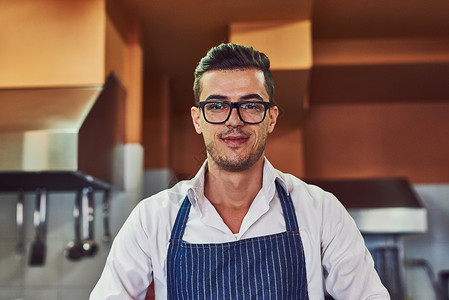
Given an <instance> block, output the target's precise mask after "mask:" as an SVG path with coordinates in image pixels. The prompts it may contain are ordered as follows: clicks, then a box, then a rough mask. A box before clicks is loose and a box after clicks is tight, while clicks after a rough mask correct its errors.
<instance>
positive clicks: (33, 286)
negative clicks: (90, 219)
mask: <svg viewBox="0 0 449 300" xmlns="http://www.w3.org/2000/svg"><path fill="white" fill-rule="evenodd" d="M123 155H124V159H123V163H124V164H126V165H127V168H124V169H125V172H124V174H123V176H120V177H122V178H126V180H125V184H124V185H123V186H124V187H125V191H120V192H119V191H115V192H113V193H112V195H111V196H112V197H111V206H110V227H111V228H110V229H111V234H112V235H113V236H114V235H115V234H116V233H117V232H118V230H119V229H120V227H121V226H122V224H123V222H124V221H125V219H126V218H127V216H128V215H129V213H130V212H131V210H132V209H133V208H134V206H135V204H136V203H137V201H138V200H140V199H141V197H142V195H141V177H142V167H141V166H142V157H143V152H142V149H141V146H140V145H126V146H125V147H124V149H123ZM139 168H140V169H139ZM16 201H17V195H15V194H13V193H0V300H11V299H20V298H24V299H30V300H41V299H42V300H66V299H67V300H72V299H88V297H89V294H90V291H91V290H92V288H93V287H94V285H95V283H96V282H97V280H98V278H99V276H100V274H101V272H102V270H103V267H104V263H105V261H106V257H107V254H108V252H109V247H110V244H104V243H103V242H102V236H103V227H102V226H103V219H102V216H103V215H102V194H101V193H96V194H95V218H96V220H95V240H96V242H97V243H98V244H99V251H98V253H97V254H96V255H95V256H94V257H89V258H83V259H81V260H80V261H77V262H73V261H69V260H68V259H66V258H65V257H64V253H63V252H64V248H65V247H66V245H67V243H68V242H69V241H71V240H72V239H73V238H74V221H73V217H72V210H73V205H74V201H75V193H49V197H48V201H47V206H48V212H47V218H48V225H47V239H46V241H47V243H46V244H47V252H46V262H45V265H44V266H41V267H31V266H29V265H28V259H29V250H30V246H31V243H32V241H33V238H34V228H33V209H34V206H35V205H34V201H35V198H34V195H33V194H31V193H27V194H26V195H25V199H24V222H25V224H24V225H25V242H26V253H25V255H24V256H21V257H17V256H16V255H15V248H16V242H17V241H16V240H17V230H16V225H15V224H16V220H15V216H16Z"/></svg>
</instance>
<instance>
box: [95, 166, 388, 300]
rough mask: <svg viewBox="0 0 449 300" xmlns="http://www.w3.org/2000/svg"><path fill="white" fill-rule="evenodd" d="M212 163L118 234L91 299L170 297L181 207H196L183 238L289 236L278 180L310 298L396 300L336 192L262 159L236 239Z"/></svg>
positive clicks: (143, 206) (145, 206)
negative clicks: (294, 226) (222, 211)
mask: <svg viewBox="0 0 449 300" xmlns="http://www.w3.org/2000/svg"><path fill="white" fill-rule="evenodd" d="M206 169H207V161H206V162H205V163H204V164H203V166H202V167H201V169H200V170H199V172H198V173H197V175H196V176H195V177H194V178H193V179H191V180H188V181H181V182H179V183H178V184H176V185H175V186H174V187H173V188H171V189H168V190H165V191H162V192H160V193H158V194H156V195H154V196H152V197H149V198H147V199H145V200H143V201H141V202H140V203H139V204H138V205H137V206H136V207H135V209H134V210H133V211H132V213H131V214H130V216H129V217H128V219H127V220H126V222H125V223H124V225H123V227H122V228H121V230H120V231H119V233H118V234H117V236H116V238H115V240H114V243H113V245H112V248H111V251H110V253H109V256H108V259H107V261H106V265H105V268H104V270H103V273H102V275H101V277H100V279H99V281H98V283H97V285H96V286H95V288H94V290H93V291H92V294H91V296H90V299H91V300H96V299H98V300H100V299H101V300H104V299H144V298H145V294H146V291H147V288H148V286H149V285H150V283H151V281H152V280H154V288H155V295H156V299H167V291H166V289H167V286H166V284H167V281H166V275H167V270H166V257H167V251H168V246H169V239H170V234H171V231H172V226H173V224H174V222H175V219H176V216H177V214H178V209H179V207H180V206H181V203H182V201H183V200H184V198H185V197H186V195H188V197H189V200H190V201H191V204H192V206H191V209H190V215H189V219H188V221H187V224H186V229H185V232H184V236H183V240H185V241H186V242H189V243H225V242H231V241H238V240H241V239H247V238H252V237H256V236H264V235H270V234H275V233H279V232H284V231H285V221H284V216H283V213H282V207H281V203H280V201H279V198H278V196H277V194H276V188H275V183H274V181H275V180H278V181H279V182H280V183H281V184H282V185H283V186H284V187H285V188H286V190H287V191H288V192H289V194H290V196H291V198H292V200H293V205H294V207H295V212H296V217H297V220H298V225H299V231H300V235H301V239H302V243H303V246H304V255H305V259H306V272H307V285H308V292H309V299H311V300H314V299H324V290H323V278H325V286H326V289H327V291H328V292H329V293H330V294H331V295H333V297H334V298H336V299H345V300H351V299H354V300H361V299H390V297H389V295H388V292H387V290H386V289H385V288H384V287H383V285H382V284H381V282H380V279H379V277H378V275H377V273H376V271H375V270H374V263H373V260H372V258H371V255H370V254H369V252H368V250H367V249H366V247H365V244H364V241H363V238H362V236H361V234H360V232H359V230H358V229H357V227H356V225H355V223H354V221H353V219H352V218H351V217H350V215H349V214H348V213H347V211H346V210H345V209H344V207H343V206H342V205H341V203H340V202H339V201H338V200H337V199H336V198H335V197H334V196H333V195H332V194H330V193H327V192H325V191H323V190H322V189H320V188H318V187H316V186H313V185H308V184H306V183H304V182H303V181H301V180H300V179H298V178H296V177H294V176H292V175H290V174H284V173H282V172H280V171H278V170H276V169H274V168H273V166H272V165H271V164H270V163H269V162H268V160H267V159H265V161H264V168H263V184H262V189H261V190H260V191H259V193H258V194H257V196H256V198H255V199H254V201H253V203H252V204H251V207H250V208H249V210H248V213H247V214H246V216H245V218H244V219H243V222H242V225H241V227H240V231H239V233H238V234H233V233H232V231H231V230H230V229H229V228H228V227H227V226H226V224H225V223H224V222H223V220H222V218H221V217H220V215H219V214H218V213H217V211H216V210H215V208H214V206H213V205H212V204H211V203H210V202H209V200H207V199H206V198H205V196H204V175H205V172H206Z"/></svg>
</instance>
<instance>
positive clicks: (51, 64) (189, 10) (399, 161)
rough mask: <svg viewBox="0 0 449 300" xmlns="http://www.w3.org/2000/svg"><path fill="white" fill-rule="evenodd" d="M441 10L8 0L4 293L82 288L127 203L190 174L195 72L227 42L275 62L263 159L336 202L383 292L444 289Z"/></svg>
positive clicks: (0, 272) (0, 11) (445, 12)
mask: <svg viewBox="0 0 449 300" xmlns="http://www.w3.org/2000/svg"><path fill="white" fill-rule="evenodd" d="M447 20H449V2H448V1H446V0H432V1H431V2H429V1H422V0H411V1H355V0H342V1H337V2H332V3H331V2H329V1H323V0H314V1H313V0H304V1H297V0H295V1H293V0H279V1H271V0H248V1H217V0H208V1H205V0H190V1H186V0H179V1H173V0H166V1H157V0H152V1H148V0H147V1H144V0H127V1H125V0H89V1H87V0H80V1H68V0H67V1H66V0H62V1H61V0H40V1H31V0H22V1H13V0H0V104H1V109H0V205H1V209H0V224H1V226H0V299H17V298H26V299H87V297H88V294H89V292H90V290H91V289H92V288H93V286H94V284H95V283H96V281H97V280H98V278H99V276H100V274H101V271H102V268H103V265H104V262H105V259H106V256H107V253H108V250H109V247H110V239H111V238H113V237H114V235H115V234H116V233H117V231H118V230H119V228H120V227H121V225H122V224H123V222H124V220H125V219H126V217H127V216H128V214H129V213H130V211H131V210H132V208H133V207H134V206H135V204H136V203H137V202H138V201H140V200H141V199H143V198H145V197H148V196H150V195H152V194H154V193H156V192H158V191H160V190H162V189H164V188H167V187H169V186H171V185H172V184H174V183H175V182H177V181H178V180H182V179H187V178H190V177H192V176H193V175H194V174H195V173H196V171H197V170H198V168H199V167H200V166H201V164H202V162H203V161H204V159H205V157H206V155H205V148H204V145H203V141H202V138H201V136H199V135H197V134H196V133H195V131H194V130H193V127H192V125H191V119H190V107H191V106H192V105H193V92H192V85H193V71H194V69H195V67H196V64H197V62H198V61H199V60H200V59H201V57H203V56H204V55H205V54H206V52H207V51H208V49H209V48H210V47H212V46H215V45H217V44H219V43H222V42H236V43H240V44H244V45H252V46H253V47H254V48H255V49H257V50H260V51H262V52H265V53H266V54H267V55H268V56H269V57H270V59H271V62H272V73H273V77H274V80H275V89H276V90H275V102H276V104H277V105H278V107H279V109H280V112H281V113H280V116H279V119H278V124H277V126H276V130H275V131H274V133H273V134H271V135H270V137H269V140H268V145H267V149H266V156H267V157H268V159H269V160H270V162H271V163H272V164H273V165H274V166H275V167H276V168H278V169H280V170H282V171H284V172H287V173H292V174H294V175H296V176H298V177H300V178H303V179H304V180H306V181H309V182H313V183H316V184H319V185H322V186H323V187H327V188H328V189H329V190H330V191H332V192H334V193H335V194H336V195H337V196H339V198H340V200H341V201H342V203H343V204H344V205H345V206H346V207H347V208H348V210H349V211H350V213H351V215H353V217H354V218H355V220H356V223H357V225H358V226H359V228H360V229H361V231H362V233H363V234H364V237H365V239H366V241H367V245H368V247H369V248H370V250H371V251H372V254H373V257H374V258H375V261H376V268H377V269H378V271H379V273H380V274H381V277H382V280H383V281H384V283H385V284H386V285H387V287H388V288H389V289H390V292H391V293H392V299H447V293H448V290H447V277H448V271H447V270H448V269H449V260H448V259H447V256H448V253H449V230H448V228H449V118H448V117H447V116H448V115H449V88H448V87H449V85H448V83H449V22H447ZM359 190H360V191H361V193H359V192H357V191H359ZM354 191H355V192H354ZM77 204H79V205H77ZM36 216H37V217H36ZM77 231H80V232H78V233H77ZM94 233H95V234H94ZM77 237H78V238H77ZM78 240H83V241H94V242H95V243H96V244H95V245H96V247H98V250H96V251H94V253H90V254H89V253H86V252H85V251H84V252H81V254H80V256H79V257H74V256H73V255H75V254H73V252H70V253H71V254H70V253H69V252H68V251H69V249H72V248H73V245H74V244H76V243H74V242H76V241H78ZM37 241H41V242H43V243H44V245H45V247H44V248H39V243H38V242H37ZM43 249H44V250H43ZM71 255H72V256H71ZM39 258H40V259H39ZM444 297H446V298H444Z"/></svg>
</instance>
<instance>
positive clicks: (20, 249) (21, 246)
mask: <svg viewBox="0 0 449 300" xmlns="http://www.w3.org/2000/svg"><path fill="white" fill-rule="evenodd" d="M23 198H24V194H23V191H22V190H19V192H18V198H17V207H16V224H17V245H16V257H17V258H21V257H22V256H23V255H24V254H25V237H24V231H23Z"/></svg>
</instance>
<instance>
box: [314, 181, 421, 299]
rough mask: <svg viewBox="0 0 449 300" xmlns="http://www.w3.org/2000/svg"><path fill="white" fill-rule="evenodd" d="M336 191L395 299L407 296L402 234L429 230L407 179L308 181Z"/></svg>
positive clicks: (333, 191)
mask: <svg viewBox="0 0 449 300" xmlns="http://www.w3.org/2000/svg"><path fill="white" fill-rule="evenodd" d="M305 181H306V182H308V183H311V184H314V185H317V186H319V187H321V188H322V189H324V190H326V191H328V192H331V193H333V194H334V195H335V196H336V197H337V198H338V199H339V201H340V202H341V203H342V204H343V205H344V206H345V208H346V209H347V210H348V212H349V214H350V215H351V216H352V217H353V219H354V221H355V223H356V224H357V227H358V228H359V230H360V232H361V233H362V234H363V237H364V239H365V243H366V246H367V248H368V249H369V250H370V252H371V255H372V257H373V260H374V263H375V268H376V270H377V272H378V274H379V277H380V278H381V280H382V283H383V284H384V285H385V287H386V288H387V289H388V291H389V293H390V296H391V299H392V300H403V299H405V297H406V287H405V280H404V272H405V269H404V260H405V258H404V249H403V243H402V239H401V238H402V237H403V236H404V235H407V234H419V233H424V232H426V231H427V212H426V209H425V208H424V207H422V205H421V204H420V202H419V199H418V198H417V196H416V194H415V193H414V191H413V189H412V187H411V185H410V183H409V182H408V180H407V179H406V178H366V179H347V180H342V179H339V180H305Z"/></svg>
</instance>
